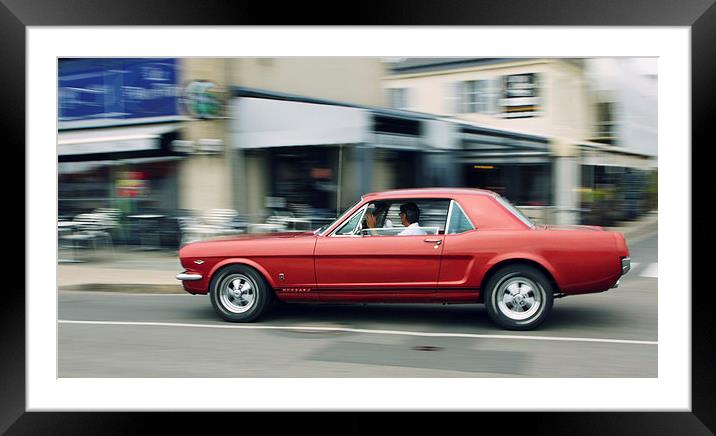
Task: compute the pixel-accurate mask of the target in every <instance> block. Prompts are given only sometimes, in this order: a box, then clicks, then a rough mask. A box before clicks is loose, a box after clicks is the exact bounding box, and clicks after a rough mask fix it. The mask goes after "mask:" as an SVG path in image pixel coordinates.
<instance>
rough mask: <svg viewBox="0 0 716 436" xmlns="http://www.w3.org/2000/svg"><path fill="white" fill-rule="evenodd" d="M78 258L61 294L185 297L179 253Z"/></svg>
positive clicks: (629, 236)
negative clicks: (120, 293)
mask: <svg viewBox="0 0 716 436" xmlns="http://www.w3.org/2000/svg"><path fill="white" fill-rule="evenodd" d="M607 229H608V230H614V231H619V232H622V233H623V234H624V236H625V237H626V240H627V244H632V243H634V242H636V241H638V240H639V239H641V238H643V237H645V236H649V235H651V234H654V233H656V231H657V229H658V214H657V213H655V212H652V213H649V214H646V215H645V216H644V217H642V218H641V219H640V220H638V221H632V222H626V223H623V224H622V225H621V226H618V227H608V228H607ZM87 251H89V253H86V254H85V253H82V254H79V255H78V256H79V257H80V258H81V259H83V260H85V261H86V262H83V263H60V264H58V266H57V286H58V288H59V289H60V290H61V291H105V292H129V293H152V294H183V293H185V291H184V289H183V288H182V286H181V283H180V282H179V281H178V280H176V278H175V277H176V275H177V274H179V273H180V272H181V271H182V270H183V268H182V267H181V265H180V264H179V259H178V256H177V252H176V251H167V250H163V251H141V250H136V249H126V248H117V249H116V250H114V251H110V250H99V251H97V252H92V250H87Z"/></svg>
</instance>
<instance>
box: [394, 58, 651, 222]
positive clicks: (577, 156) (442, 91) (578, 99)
mask: <svg viewBox="0 0 716 436" xmlns="http://www.w3.org/2000/svg"><path fill="white" fill-rule="evenodd" d="M625 62H626V61H625V60H621V61H619V60H606V59H586V60H583V59H506V58H493V59H469V58H412V59H411V58H408V59H388V60H386V63H387V64H388V65H389V71H390V72H389V74H388V75H387V76H386V78H385V80H384V84H383V86H384V88H385V90H386V95H387V97H388V100H389V102H390V103H391V104H393V105H396V106H395V107H400V108H402V109H406V110H413V111H419V112H426V113H431V114H438V115H441V116H442V117H445V118H446V119H453V120H458V121H461V122H465V123H466V124H468V125H473V126H476V127H482V128H485V127H486V128H491V129H496V130H499V131H502V132H505V137H506V138H507V139H503V140H501V141H495V140H494V139H493V138H491V137H489V136H487V137H486V136H485V135H475V134H470V133H469V128H465V127H463V129H462V130H463V135H462V140H461V146H460V150H461V151H460V153H459V156H458V158H457V161H458V164H459V168H458V169H457V172H458V174H459V176H460V177H461V179H460V184H462V185H464V186H473V187H483V188H488V189H493V190H496V191H500V192H502V193H503V194H504V195H505V196H506V197H507V198H509V199H510V200H511V201H513V202H515V203H516V204H518V205H520V206H522V207H523V208H524V209H526V210H527V211H528V213H532V214H533V215H536V216H539V217H540V218H543V219H545V220H547V221H552V222H556V223H562V224H573V223H580V222H581V223H588V222H594V221H599V222H609V221H611V220H616V219H625V218H633V217H634V216H635V214H637V211H638V213H643V212H644V211H645V206H644V203H645V202H644V201H643V198H640V199H638V201H637V200H634V199H633V198H632V197H634V195H636V194H638V193H645V192H647V191H648V189H647V187H646V186H645V185H644V184H645V183H646V182H645V181H646V180H647V179H648V173H649V172H651V171H653V170H654V169H655V167H656V110H655V107H656V105H655V102H656V92H655V85H653V83H655V75H651V76H646V77H643V75H641V74H638V73H637V72H635V71H628V70H627V68H626V67H625ZM615 66H620V67H621V68H616V67H615ZM637 85H639V86H637ZM635 102H637V103H635ZM508 133H510V134H512V136H510V134H508ZM520 135H532V136H537V137H540V138H542V139H543V140H542V141H537V142H538V143H539V144H535V143H532V144H525V143H524V141H522V140H521V138H520ZM624 180H629V181H631V182H630V183H631V184H632V185H634V186H635V188H634V189H633V191H634V192H632V193H631V194H626V193H625V192H618V191H619V190H618V189H617V188H618V186H619V185H620V184H621V183H622V182H623V181H624ZM638 196H643V195H641V194H639V195H638ZM607 197H609V199H610V201H609V202H607V201H606V200H605V201H602V200H598V201H597V200H595V199H603V198H607ZM630 199H631V200H634V201H631V200H630ZM612 200H613V201H612ZM614 202H618V203H619V204H620V206H619V207H620V208H622V209H629V210H632V209H633V210H634V213H628V214H622V216H617V215H619V214H614V216H613V217H611V218H609V217H607V216H604V214H603V213H598V214H597V215H598V216H593V215H594V213H593V212H594V211H595V210H602V209H603V210H605V211H606V210H613V209H614V208H615V204H616V203H614ZM635 202H637V203H639V205H638V206H634V203H635ZM597 203H599V204H597ZM547 213H549V214H550V216H549V217H546V216H545V215H546V214H547Z"/></svg>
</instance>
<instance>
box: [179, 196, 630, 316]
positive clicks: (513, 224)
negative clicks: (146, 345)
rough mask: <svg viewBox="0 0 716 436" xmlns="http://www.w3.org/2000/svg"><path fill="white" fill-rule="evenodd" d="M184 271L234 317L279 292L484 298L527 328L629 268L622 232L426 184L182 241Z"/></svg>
mask: <svg viewBox="0 0 716 436" xmlns="http://www.w3.org/2000/svg"><path fill="white" fill-rule="evenodd" d="M179 257H180V261H181V264H182V266H183V267H184V268H185V269H186V270H185V271H184V272H182V273H181V274H179V275H178V276H177V279H179V280H181V281H182V283H183V286H184V289H185V290H186V291H187V292H189V293H191V294H207V293H208V294H209V295H210V299H211V303H212V305H213V307H214V309H215V310H216V312H217V313H218V314H219V315H220V316H221V317H222V318H223V319H225V320H227V321H231V322H250V321H254V320H256V319H258V318H259V317H260V316H261V314H262V313H264V311H265V310H266V309H267V308H268V307H269V306H270V304H271V303H272V302H273V301H285V302H360V303H367V302H401V303H406V302H409V303H483V304H485V305H486V308H487V313H488V315H489V316H490V318H491V319H492V320H493V321H494V322H496V323H497V324H499V325H500V326H502V327H503V328H507V329H513V330H528V329H532V328H535V327H537V326H538V325H540V324H541V323H542V322H543V321H544V320H545V318H546V317H547V315H548V314H549V312H550V310H551V308H552V303H553V300H554V298H558V297H563V296H567V295H576V294H586V293H592V292H602V291H606V290H608V289H611V288H615V287H617V286H618V285H619V280H620V278H621V277H622V276H623V275H624V274H626V273H627V272H628V271H629V269H630V258H629V249H628V248H627V245H626V242H625V240H624V236H623V235H622V234H621V233H617V232H610V231H605V230H604V229H603V228H601V227H596V226H537V225H535V224H533V223H532V222H531V221H530V220H529V219H528V218H526V217H525V216H524V215H523V214H522V213H521V212H520V211H519V210H517V209H516V208H515V207H513V206H512V205H511V204H510V203H509V202H508V201H507V200H505V199H504V198H503V197H501V196H500V195H498V194H496V193H494V192H491V191H486V190H479V189H458V188H454V189H452V188H451V189H448V188H424V189H408V190H394V191H387V192H380V193H373V194H367V195H364V196H363V197H362V198H361V200H360V201H359V202H358V203H356V204H355V205H354V206H352V207H350V208H349V209H348V210H347V211H346V212H345V213H343V214H342V215H341V216H340V217H338V218H337V219H336V220H335V221H333V222H332V223H331V224H328V225H326V226H323V227H321V228H320V229H318V230H316V231H314V232H306V233H295V232H294V233H272V234H262V235H257V234H253V235H241V236H238V237H233V238H229V239H220V240H207V241H201V242H194V243H191V244H187V245H185V246H183V247H182V248H181V249H180V251H179Z"/></svg>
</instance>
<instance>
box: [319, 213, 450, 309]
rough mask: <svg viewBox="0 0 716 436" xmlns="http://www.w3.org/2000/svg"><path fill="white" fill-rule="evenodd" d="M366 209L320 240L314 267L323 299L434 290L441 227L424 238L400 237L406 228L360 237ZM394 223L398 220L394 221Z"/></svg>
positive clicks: (441, 240) (367, 296) (440, 243)
mask: <svg viewBox="0 0 716 436" xmlns="http://www.w3.org/2000/svg"><path fill="white" fill-rule="evenodd" d="M446 204H447V202H446ZM367 206H368V205H367V204H366V205H365V206H364V207H363V208H361V209H360V210H359V211H357V212H356V213H355V214H354V215H353V216H352V217H351V218H349V219H348V220H346V224H345V225H344V226H341V227H339V228H338V230H336V231H335V232H333V233H332V234H330V235H326V236H322V237H319V238H318V241H317V243H316V250H315V265H316V282H317V284H318V289H319V292H320V295H321V297H320V298H321V299H322V300H323V299H326V300H332V299H341V298H345V299H351V300H355V299H361V298H365V299H371V298H372V297H373V298H374V297H377V296H379V295H380V296H382V297H384V299H389V297H390V296H394V297H399V296H400V295H402V294H410V293H416V292H417V293H433V292H435V290H436V288H437V280H438V273H439V269H440V256H441V253H442V243H443V240H444V237H445V236H444V235H443V234H440V233H439V230H437V229H436V231H435V233H434V234H425V235H398V234H397V233H398V230H402V228H396V231H393V232H390V231H387V232H370V231H365V230H364V231H363V232H362V233H361V232H360V227H359V225H360V224H361V222H362V217H363V215H364V214H365V210H366V208H367ZM445 211H447V206H446V207H445ZM392 221H394V222H395V221H397V222H399V220H397V219H395V217H394V218H393V219H392ZM352 226H355V227H354V228H353V227H352ZM433 228H434V227H430V228H429V229H433ZM443 228H444V227H443Z"/></svg>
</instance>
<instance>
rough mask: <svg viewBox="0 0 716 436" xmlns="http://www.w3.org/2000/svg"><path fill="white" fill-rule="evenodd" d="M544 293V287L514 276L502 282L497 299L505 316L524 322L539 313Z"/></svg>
mask: <svg viewBox="0 0 716 436" xmlns="http://www.w3.org/2000/svg"><path fill="white" fill-rule="evenodd" d="M543 292H544V290H543V289H542V287H541V286H540V285H539V284H537V283H536V282H535V281H534V280H531V279H528V278H527V277H522V276H512V277H506V278H504V279H503V280H502V282H500V284H499V285H498V288H497V292H495V299H496V302H497V307H498V308H499V310H500V312H501V313H502V314H503V315H505V316H506V317H508V318H510V319H512V320H515V321H523V320H526V319H528V318H531V317H532V316H534V315H535V314H536V313H537V312H539V310H540V308H541V307H542V295H543Z"/></svg>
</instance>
